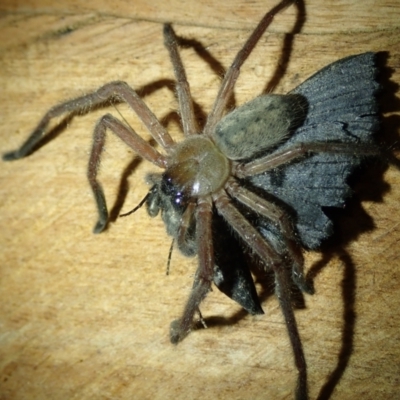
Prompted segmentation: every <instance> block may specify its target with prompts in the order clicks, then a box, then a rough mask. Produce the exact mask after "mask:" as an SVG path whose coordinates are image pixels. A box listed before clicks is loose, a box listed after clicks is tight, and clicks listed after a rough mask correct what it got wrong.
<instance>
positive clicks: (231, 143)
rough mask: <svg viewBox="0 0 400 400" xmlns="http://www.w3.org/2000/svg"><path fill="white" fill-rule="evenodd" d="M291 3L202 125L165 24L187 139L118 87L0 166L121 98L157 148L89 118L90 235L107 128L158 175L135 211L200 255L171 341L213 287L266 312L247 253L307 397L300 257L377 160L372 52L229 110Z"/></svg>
mask: <svg viewBox="0 0 400 400" xmlns="http://www.w3.org/2000/svg"><path fill="white" fill-rule="evenodd" d="M292 3H293V1H287V0H286V1H281V2H280V3H279V4H277V5H276V6H275V7H274V8H273V9H272V10H271V11H269V12H267V13H266V14H265V16H264V17H263V19H262V20H261V21H260V23H259V24H258V26H257V27H256V29H255V30H254V31H253V33H252V34H251V35H250V37H249V38H248V40H247V41H246V42H245V44H244V45H243V47H242V49H241V50H240V51H239V52H238V54H237V55H236V57H235V58H234V60H233V62H232V65H231V66H230V68H229V69H228V70H227V72H226V74H225V76H224V78H223V80H222V83H221V87H220V90H219V92H218V94H217V97H216V99H215V102H214V105H213V107H212V110H211V112H210V113H209V115H208V118H207V120H206V122H205V124H204V125H203V126H200V124H199V123H198V121H197V120H196V115H195V112H194V107H193V100H192V98H191V94H190V87H189V83H188V81H187V78H186V73H185V70H184V67H183V64H182V61H181V58H180V54H179V50H178V48H179V45H178V42H179V40H178V38H177V36H176V34H175V32H174V30H173V28H172V26H171V25H170V24H165V26H164V39H165V45H166V47H167V49H168V52H169V55H170V58H171V62H172V65H173V69H174V73H175V78H176V95H177V99H178V102H179V112H180V116H181V125H182V130H183V134H184V138H183V139H182V140H181V141H180V142H175V141H174V140H173V139H172V137H171V136H170V134H169V133H168V131H167V130H166V128H165V127H164V126H163V125H162V124H161V123H160V122H159V120H158V119H157V118H156V116H155V115H154V114H153V113H152V111H151V110H150V109H149V108H148V107H147V106H146V104H145V103H144V102H143V100H142V99H141V97H140V96H139V95H138V93H136V92H135V90H133V89H132V88H131V87H130V86H128V85H127V84H126V83H125V82H121V81H116V82H111V83H108V84H105V85H104V86H102V87H100V88H99V89H98V90H96V91H94V92H92V93H89V94H87V95H84V96H81V97H78V98H75V99H73V100H69V101H66V102H64V103H61V104H59V105H56V106H54V107H52V108H51V109H50V110H49V111H48V112H47V113H46V114H45V115H44V117H43V118H42V120H41V121H40V122H39V124H38V125H37V127H36V128H35V129H34V131H33V132H32V133H31V135H30V136H29V137H28V139H27V140H26V141H25V143H24V144H23V145H22V146H21V147H20V148H19V149H18V150H16V151H13V152H9V153H6V154H5V155H4V156H3V159H4V160H5V161H10V160H16V159H20V158H23V157H26V156H28V155H29V154H31V153H32V152H34V151H35V149H36V148H37V145H38V144H39V143H40V142H41V141H42V139H43V137H44V136H45V135H46V133H47V132H48V126H49V123H50V121H51V120H52V119H53V118H55V117H57V116H60V115H64V114H67V115H75V114H79V113H81V112H83V111H85V110H87V109H91V108H96V107H98V106H101V105H104V104H105V103H107V102H108V103H113V102H126V103H127V104H128V105H129V106H130V107H131V108H132V110H133V111H134V112H135V113H136V114H137V115H138V117H139V118H140V119H141V121H142V122H143V123H144V125H145V126H146V127H147V129H148V130H149V132H150V134H151V135H152V138H153V139H154V140H155V142H156V143H157V145H158V146H153V145H152V144H150V143H148V142H147V141H145V140H144V139H143V138H142V137H141V136H139V135H138V134H137V133H136V132H135V131H134V129H133V128H132V127H130V126H128V125H127V124H125V123H124V122H121V121H120V120H119V119H117V118H115V117H114V116H112V115H111V114H106V115H104V116H103V117H102V118H101V119H100V120H99V121H98V123H97V124H96V126H95V129H94V139H93V145H92V151H91V155H90V159H89V166H88V178H89V183H90V185H91V188H92V190H93V194H94V198H95V202H96V205H97V210H98V215H99V217H98V221H97V223H96V225H95V227H94V232H95V233H100V232H102V231H103V230H104V229H105V228H106V226H107V223H108V211H107V205H106V199H105V196H104V193H103V189H102V186H101V184H100V182H99V181H98V180H97V172H98V167H99V164H100V160H101V154H102V151H103V148H104V142H105V137H106V132H107V131H111V132H112V133H114V134H116V135H117V136H118V137H119V138H120V139H121V140H122V141H123V142H124V143H125V144H126V145H128V146H129V147H130V148H132V149H133V150H134V151H135V152H136V153H137V154H138V155H139V156H141V157H142V158H143V159H145V160H147V161H149V162H151V163H153V164H154V165H156V166H158V167H159V168H161V170H162V172H160V173H157V174H154V173H153V174H149V175H148V176H147V177H146V180H147V182H148V183H149V185H150V190H149V192H148V193H147V195H146V196H145V198H144V199H143V201H142V202H141V203H140V205H139V206H141V205H143V204H145V205H146V209H147V212H148V214H149V215H150V216H151V217H156V216H158V215H160V216H161V218H162V220H163V221H164V224H165V228H166V231H167V233H168V235H170V236H171V237H172V238H173V240H174V242H175V243H176V245H177V247H178V248H179V250H180V251H181V252H182V253H183V254H185V255H187V256H197V257H198V268H197V271H196V274H195V278H194V282H193V288H192V291H191V293H190V296H189V299H188V301H187V303H186V305H185V308H184V311H183V314H182V316H181V318H180V319H179V320H177V321H174V322H173V323H172V324H171V331H170V335H171V341H172V342H173V343H178V342H179V341H181V340H183V339H184V338H185V337H186V336H187V335H188V333H189V332H190V331H191V329H192V327H193V323H194V318H195V315H196V313H197V312H199V307H200V304H201V302H202V301H203V299H204V298H205V297H206V295H207V293H208V292H209V291H210V289H211V285H212V283H213V282H214V283H215V285H216V286H217V287H218V288H219V289H220V290H221V291H222V292H224V293H225V294H226V295H228V296H229V297H230V298H232V299H233V300H235V301H236V302H238V303H239V304H240V305H241V306H242V307H244V308H245V309H246V310H247V311H248V312H249V313H251V314H259V313H262V312H263V311H262V308H261V305H260V302H259V300H258V298H257V291H256V288H255V285H254V282H253V278H252V275H251V271H250V269H249V266H248V264H247V263H246V258H245V257H244V255H243V252H244V251H249V252H250V253H252V254H254V255H255V256H256V257H257V258H258V260H259V262H260V264H261V267H260V268H261V270H262V271H267V270H271V271H273V273H274V276H275V292H276V295H277V297H278V299H279V303H280V306H281V309H282V312H283V315H284V318H285V321H286V326H287V330H288V334H289V337H290V342H291V346H292V348H293V353H294V359H295V364H296V368H297V370H298V384H297V387H296V397H297V398H299V399H306V398H307V396H308V394H307V392H308V391H307V368H306V361H305V356H304V352H303V347H302V343H301V340H300V335H299V332H298V328H297V324H296V320H295V316H294V312H293V307H292V303H291V291H292V290H291V288H292V287H293V285H294V286H297V287H298V288H299V289H300V290H301V291H302V292H305V293H308V294H312V293H313V291H314V289H313V287H312V285H311V284H310V283H309V282H308V281H307V279H306V277H305V274H304V259H303V250H304V249H311V250H313V249H318V248H319V247H320V245H321V243H322V241H323V240H325V239H327V238H328V237H329V236H330V235H331V234H332V231H333V224H332V221H331V220H330V219H329V218H328V216H327V215H326V214H325V212H324V208H325V207H342V206H343V204H344V203H345V201H346V199H347V198H348V197H349V196H350V195H351V189H350V187H349V186H348V184H347V179H348V177H349V176H350V174H351V173H352V171H353V170H354V169H355V168H357V167H358V166H359V165H361V163H362V162H363V160H364V159H365V158H366V157H371V156H376V155H377V154H378V153H379V151H378V147H377V145H376V143H375V139H374V136H375V133H376V132H377V131H378V130H379V110H378V105H377V101H376V93H377V92H378V90H379V84H378V83H377V82H376V74H377V67H376V65H375V57H376V56H375V54H374V53H364V54H359V55H355V56H351V57H347V58H344V59H342V60H339V61H336V62H334V63H333V64H331V65H328V66H326V67H325V68H323V69H322V70H320V71H319V72H317V73H316V74H315V75H313V76H312V77H311V78H309V79H308V80H306V81H305V82H304V83H303V84H301V85H300V86H298V87H297V88H296V89H294V90H292V91H291V92H290V93H288V94H286V95H278V94H267V95H265V94H264V95H260V96H258V97H256V98H255V99H253V100H251V101H249V102H248V103H246V104H244V105H242V106H240V107H238V108H237V109H235V110H233V111H229V112H227V106H228V103H229V100H230V98H231V96H232V93H233V90H234V86H235V82H236V81H237V78H238V76H239V73H240V68H241V66H242V65H243V63H244V62H245V60H246V59H247V57H248V55H249V54H250V53H251V51H252V50H253V48H254V47H255V46H256V44H257V42H258V40H259V39H260V37H261V36H262V34H263V33H264V32H265V30H266V29H267V27H268V26H269V25H270V23H271V22H272V20H273V19H274V17H275V16H276V15H277V14H278V13H279V12H281V11H282V10H283V9H285V8H286V7H287V6H289V5H291V4H292ZM221 231H224V232H226V231H228V232H234V235H221V234H220V232H221ZM238 243H239V245H237V244H238Z"/></svg>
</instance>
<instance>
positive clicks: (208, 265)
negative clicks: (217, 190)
mask: <svg viewBox="0 0 400 400" xmlns="http://www.w3.org/2000/svg"><path fill="white" fill-rule="evenodd" d="M211 221H212V202H211V198H210V197H204V198H199V199H198V201H197V210H196V235H197V237H196V239H197V248H198V256H199V267H198V269H197V272H196V279H195V282H194V285H193V288H192V291H191V293H190V296H189V300H188V302H187V303H186V306H185V309H184V312H183V315H182V318H181V319H179V320H177V321H174V322H172V324H171V329H170V338H171V342H172V343H178V342H180V341H181V340H183V339H184V338H185V337H186V335H187V334H188V333H189V332H190V329H191V327H192V324H193V317H194V314H195V313H196V312H197V311H198V308H199V305H200V303H201V302H202V301H203V299H204V298H205V297H206V295H207V293H208V292H209V291H210V288H211V283H212V281H213V277H214V250H213V241H212V232H211Z"/></svg>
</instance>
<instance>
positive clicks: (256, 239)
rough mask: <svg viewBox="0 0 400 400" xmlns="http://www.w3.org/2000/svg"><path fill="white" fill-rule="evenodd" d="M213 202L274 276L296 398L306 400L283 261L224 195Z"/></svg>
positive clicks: (304, 370) (301, 355)
mask: <svg viewBox="0 0 400 400" xmlns="http://www.w3.org/2000/svg"><path fill="white" fill-rule="evenodd" d="M213 200H214V204H215V206H216V208H217V209H218V212H219V213H220V214H221V215H222V216H223V217H224V218H225V219H226V221H227V222H228V223H229V224H230V225H231V226H232V228H233V229H234V230H235V231H236V232H237V233H238V234H239V236H241V238H242V239H243V240H244V241H245V243H246V244H247V245H248V246H249V248H251V249H253V250H254V251H255V252H256V253H257V254H258V255H259V256H260V258H261V259H262V260H263V261H264V262H266V264H268V265H270V266H271V267H272V269H273V271H274V273H275V281H276V293H277V296H278V299H279V304H280V306H281V309H282V313H283V315H284V318H285V323H286V327H287V330H288V333H289V338H290V342H291V345H292V348H293V353H294V360H295V364H296V368H297V370H298V385H297V390H296V398H297V399H307V398H308V397H307V365H306V361H305V357H304V352H303V346H302V344H301V339H300V335H299V331H298V328H297V323H296V319H295V316H294V312H293V307H292V304H291V301H290V297H291V296H290V278H289V276H288V270H287V268H286V265H285V264H284V260H283V259H282V258H281V256H280V255H279V254H278V253H277V252H276V251H275V250H274V249H273V247H272V246H271V245H270V244H269V243H268V242H267V241H266V239H265V238H263V237H262V236H261V234H260V233H259V232H258V231H257V230H256V229H255V228H254V227H253V226H252V225H251V224H250V222H248V221H247V220H246V218H244V216H243V215H242V214H241V213H240V212H239V211H238V210H237V209H236V208H235V207H234V205H233V204H232V203H231V200H230V199H229V197H228V196H227V195H226V194H225V193H224V192H223V191H220V192H218V193H217V194H215V195H213Z"/></svg>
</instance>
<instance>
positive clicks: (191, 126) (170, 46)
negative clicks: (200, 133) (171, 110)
mask: <svg viewBox="0 0 400 400" xmlns="http://www.w3.org/2000/svg"><path fill="white" fill-rule="evenodd" d="M164 44H165V47H166V48H167V50H168V52H169V56H170V58H171V62H172V66H173V67H174V73H175V79H176V91H177V94H178V102H179V108H180V114H181V123H182V128H183V132H184V134H185V136H189V135H194V134H196V133H197V130H198V129H197V124H196V118H195V115H194V109H193V101H192V96H191V94H190V86H189V82H188V80H187V77H186V73H185V69H184V68H183V64H182V60H181V57H180V55H179V51H178V44H177V38H176V35H175V32H174V30H173V28H172V26H171V25H170V24H165V25H164Z"/></svg>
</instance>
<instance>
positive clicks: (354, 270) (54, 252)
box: [0, 0, 400, 400]
mask: <svg viewBox="0 0 400 400" xmlns="http://www.w3.org/2000/svg"><path fill="white" fill-rule="evenodd" d="M53 3H54V2H53V1H44V0H43V1H41V0H32V1H22V0H21V1H15V0H13V1H11V0H9V1H7V0H3V1H2V2H1V4H0V11H2V12H1V14H0V16H1V20H0V21H1V22H0V38H1V41H0V57H1V59H0V114H1V133H0V140H1V142H0V150H1V152H4V151H7V150H12V149H15V148H17V147H18V146H19V145H20V144H21V143H22V142H23V140H24V139H25V138H26V136H27V135H28V134H29V132H30V131H31V130H32V128H33V127H34V126H35V124H36V123H37V122H38V121H39V119H40V118H41V116H42V115H43V113H44V112H45V111H46V110H47V109H48V108H49V107H50V106H52V105H54V104H56V103H58V102H60V101H61V100H64V99H68V98H73V97H75V96H78V95H81V94H85V93H88V92H89V91H91V90H93V89H95V88H97V87H98V86H100V85H101V84H103V83H105V82H108V81H111V80H117V79H122V80H126V81H127V82H128V83H129V84H131V85H132V86H133V87H134V88H136V89H142V93H143V94H144V95H145V97H144V98H145V101H146V102H147V103H148V104H149V105H150V107H151V108H152V109H153V110H154V112H155V114H156V115H157V116H158V117H159V118H164V117H166V116H171V113H172V111H173V110H174V109H175V108H176V103H175V100H174V97H173V94H172V92H171V90H170V89H169V88H168V83H169V82H170V80H171V79H173V74H172V70H171V66H170V63H169V60H168V58H167V52H166V50H165V49H164V47H163V38H162V23H163V22H166V21H170V22H173V23H175V28H176V31H177V33H178V34H179V35H180V36H182V37H184V38H186V39H193V40H195V41H197V42H198V44H199V46H198V48H199V49H200V50H201V51H200V53H196V52H195V51H194V50H193V48H187V49H185V50H183V52H182V54H183V59H184V63H185V65H186V68H187V73H188V77H189V80H190V83H191V87H192V92H193V95H194V97H195V99H196V101H197V102H198V103H199V104H200V106H201V109H202V110H203V111H204V112H207V111H208V110H209V108H210V106H211V104H212V100H213V98H214V97H215V94H216V90H217V88H218V83H219V81H220V76H219V75H218V74H221V73H222V72H221V66H223V67H225V68H226V67H227V66H228V65H229V63H230V61H231V60H232V58H233V56H234V55H235V53H236V52H237V51H238V49H239V48H240V46H241V45H242V43H243V41H244V40H245V39H246V37H247V36H248V34H249V33H250V30H251V28H252V27H254V26H255V24H256V23H257V22H258V21H259V19H260V18H261V15H262V14H263V13H264V12H265V11H266V10H267V9H269V8H270V7H271V6H272V5H273V4H274V3H275V2H274V1H271V0H268V1H248V2H246V1H236V2H229V4H230V5H229V6H227V5H225V6H222V5H221V7H222V8H220V3H221V2H215V1H204V2H201V4H200V5H199V4H198V2H197V1H193V2H185V6H183V3H182V2H179V1H177V0H172V1H169V2H168V4H167V5H165V4H164V3H165V2H156V1H154V2H150V5H148V4H147V3H149V2H147V1H122V0H121V1H114V2H105V1H104V2H99V1H96V2H95V1H85V2H83V1H80V0H76V1H71V2H63V5H60V6H55V5H54V4H53ZM103 3H104V4H103ZM334 3H335V4H334V5H332V6H328V5H327V4H328V3H327V2H325V1H322V0H313V1H311V0H310V1H309V2H308V1H307V3H306V5H305V7H304V10H303V12H302V14H303V16H304V15H305V16H306V18H305V19H304V18H302V17H301V16H300V17H299V15H298V13H297V9H296V8H295V7H291V8H290V9H288V10H286V11H285V13H284V14H282V15H280V16H278V18H277V20H276V24H274V25H273V26H271V29H270V31H271V32H270V33H269V34H267V35H265V36H264V37H263V38H262V40H261V43H260V45H259V46H258V47H257V49H256V51H255V52H254V54H252V56H251V57H250V58H249V60H248V62H247V63H246V64H245V65H244V67H243V69H242V71H243V73H242V75H241V77H240V80H239V82H238V85H237V91H236V100H237V104H241V103H243V102H244V101H246V100H249V99H251V98H253V97H255V96H256V95H258V94H259V93H260V92H261V91H262V88H263V87H268V88H270V87H272V86H276V92H280V93H284V92H287V91H288V90H290V89H291V88H293V87H295V86H296V85H298V84H299V83H300V82H302V81H303V80H304V79H305V78H307V77H308V76H310V75H311V74H312V73H314V72H316V71H317V70H318V69H320V68H321V67H323V66H324V65H326V64H328V63H330V62H333V61H335V60H337V59H339V58H341V57H344V56H347V55H350V54H356V53H361V52H364V51H369V50H372V51H387V52H389V57H388V60H387V65H388V67H389V68H390V69H391V70H390V73H391V78H390V79H391V81H390V82H388V81H387V78H388V73H387V70H385V74H384V79H386V84H385V87H384V93H383V98H382V107H383V112H384V128H385V131H384V132H382V134H381V135H382V136H381V138H380V139H381V141H382V142H385V143H386V144H387V145H388V146H392V147H393V148H394V150H396V148H397V149H398V148H399V145H398V142H399V125H400V122H399V121H400V116H399V109H400V101H399V99H398V88H399V86H398V85H399V82H400V3H399V2H398V1H397V0H392V1H389V0H381V1H365V2H363V3H362V5H361V3H359V2H353V1H351V0H342V1H335V2H334ZM110 4H112V5H110ZM227 4H228V3H227ZM217 5H218V7H217ZM302 21H303V22H302ZM293 26H295V27H296V32H297V34H296V35H295V36H294V37H293V39H292V40H291V41H290V38H289V39H288V38H286V42H285V43H286V45H285V46H284V40H285V36H284V33H287V32H290V31H291V30H292V29H293ZM207 52H208V53H207ZM205 54H206V55H207V54H211V55H212V58H207V57H206V56H204V55H205ZM282 54H283V55H284V56H285V57H286V59H287V60H288V62H287V63H286V62H284V61H283V62H282V58H281V57H282ZM285 57H283V59H285ZM280 59H281V61H279V60H280ZM278 64H280V65H281V67H282V68H281V69H280V70H279V68H278ZM277 69H278V70H279V71H280V73H279V74H278V75H281V79H280V80H279V79H275V80H273V79H272V77H273V76H275V77H276V75H277V74H276V71H277ZM271 81H272V82H271ZM395 96H397V98H395ZM118 109H119V110H120V112H121V113H123V115H124V117H125V118H127V119H129V121H130V123H131V124H132V125H133V126H134V127H135V129H137V130H138V131H140V132H141V134H143V136H144V137H149V135H148V134H147V133H146V132H145V131H144V129H143V128H142V126H141V125H140V123H139V122H138V121H137V120H136V119H135V118H134V117H131V113H130V112H129V110H128V109H127V108H126V107H123V106H120V107H119V108H118ZM107 111H108V112H114V113H116V112H115V110H114V109H113V108H110V109H109V110H107ZM104 112H106V111H105V110H99V111H96V112H93V113H91V114H88V115H86V116H83V117H76V118H74V119H73V121H71V122H70V123H69V125H68V129H64V130H63V131H62V133H61V134H60V135H59V136H58V137H56V138H55V140H53V141H51V142H50V143H48V144H46V145H45V146H44V147H42V148H41V149H40V150H39V151H37V152H36V153H35V154H33V155H31V156H30V157H28V158H26V159H23V160H19V161H16V162H12V163H4V162H1V167H0V221H1V230H0V246H1V254H0V257H1V261H0V268H1V273H0V274H1V275H0V276H1V283H0V302H1V308H0V371H1V375H0V399H1V400H4V399H28V398H29V399H133V398H134V399H188V398H191V399H199V398H217V399H290V398H292V397H293V387H294V382H295V376H296V375H295V372H294V366H293V358H292V352H291V349H290V346H289V343H288V338H287V334H286V330H285V329H286V328H285V326H284V324H283V321H282V316H281V312H280V309H279V306H278V303H277V301H276V298H275V297H274V296H269V297H267V298H266V299H265V300H264V302H263V308H264V310H265V315H263V316H257V317H252V316H249V315H246V314H245V313H243V312H242V311H241V310H240V307H239V306H237V305H236V304H234V303H233V302H232V301H231V300H229V299H228V298H226V297H225V296H223V295H222V294H221V293H219V291H217V290H214V291H213V292H212V293H210V295H209V296H208V297H207V299H206V301H205V302H204V304H203V305H202V308H201V309H202V312H203V314H204V317H205V318H206V321H207V322H208V325H209V329H206V330H198V331H195V332H193V333H192V334H190V335H189V336H188V337H187V338H186V339H185V340H184V341H183V342H182V343H181V344H179V345H178V346H173V345H171V344H170V342H169V336H168V331H169V323H170V322H171V320H173V319H175V318H177V317H179V315H180V312H181V311H182V308H183V305H184V302H185V299H186V298H187V295H188V293H189V291H190V288H191V280H192V278H193V273H194V271H195V266H196V262H195V260H194V259H186V258H184V257H182V256H180V255H179V254H178V253H177V252H175V253H174V254H173V257H172V266H171V275H170V276H168V277H167V276H165V268H166V260H167V255H168V249H169V246H170V239H169V238H168V237H167V236H166V234H165V232H164V228H163V224H162V222H161V221H160V220H159V219H158V218H157V219H154V220H152V219H150V218H149V217H148V216H147V215H146V212H145V210H141V211H138V212H137V213H136V214H134V215H133V216H131V217H129V218H126V219H116V220H115V221H114V222H112V223H111V224H110V226H109V229H108V230H107V231H106V232H104V233H102V234H101V235H93V234H92V233H91V229H92V227H93V224H94V222H95V219H96V212H95V207H94V204H93V200H92V194H91V192H90V189H89V186H88V183H87V181H86V164H87V160H88V154H89V151H90V145H91V132H92V129H93V126H94V124H95V122H96V120H97V119H98V118H99V116H100V115H102V114H104ZM167 119H168V118H167ZM170 121H171V122H170V123H169V129H171V131H172V132H176V131H177V126H176V123H175V122H174V118H173V114H172V118H170ZM396 141H397V143H396ZM396 146H397V147H396ZM397 158H400V154H399V152H398V150H397ZM134 160H135V157H134V154H133V153H132V152H131V151H130V150H129V149H127V148H126V147H125V146H124V145H122V144H121V143H120V142H119V141H118V140H117V139H116V138H114V137H110V138H109V141H108V145H107V148H106V152H105V157H104V161H103V163H102V168H101V180H102V182H103V185H104V188H105V190H106V195H107V199H108V204H109V207H110V209H113V210H114V211H113V215H117V214H118V212H119V210H120V208H121V207H122V210H129V209H130V208H132V207H133V206H135V205H136V204H137V203H138V201H139V200H140V199H141V198H142V197H143V196H144V194H145V193H146V190H147V187H146V185H145V183H144V180H143V177H144V175H145V174H146V172H148V171H149V170H154V168H153V167H150V166H149V165H148V163H145V162H141V163H136V161H134ZM365 176H366V177H365V178H364V179H362V180H361V181H356V182H355V188H356V190H357V194H356V197H355V199H354V200H353V201H351V202H349V204H348V205H347V207H346V209H345V210H344V212H343V214H340V215H339V216H338V220H337V224H338V226H339V228H338V234H337V235H336V238H335V239H334V240H332V241H330V242H329V243H328V244H327V245H326V246H325V248H324V249H323V251H321V252H317V253H308V254H307V255H306V267H307V271H309V275H310V276H312V277H313V278H314V285H315V288H316V294H315V295H314V296H306V297H305V298H304V301H305V308H304V309H299V310H298V311H296V317H297V320H298V324H299V329H300V332H301V336H302V339H303V344H304V349H305V354H306V357H307V362H308V366H309V382H310V396H311V398H313V399H315V398H319V399H327V398H332V399H359V398H362V399H374V400H376V399H395V398H400V395H399V393H400V382H399V376H400V333H399V310H400V269H399V263H400V224H399V221H400V218H399V210H400V171H399V170H398V169H396V168H395V167H389V168H387V169H384V168H382V167H381V166H380V165H379V164H377V163H372V164H371V165H369V166H368V170H367V172H366V175H365Z"/></svg>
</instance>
